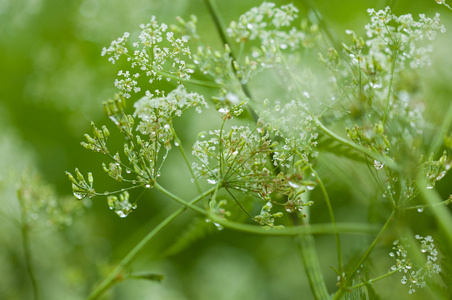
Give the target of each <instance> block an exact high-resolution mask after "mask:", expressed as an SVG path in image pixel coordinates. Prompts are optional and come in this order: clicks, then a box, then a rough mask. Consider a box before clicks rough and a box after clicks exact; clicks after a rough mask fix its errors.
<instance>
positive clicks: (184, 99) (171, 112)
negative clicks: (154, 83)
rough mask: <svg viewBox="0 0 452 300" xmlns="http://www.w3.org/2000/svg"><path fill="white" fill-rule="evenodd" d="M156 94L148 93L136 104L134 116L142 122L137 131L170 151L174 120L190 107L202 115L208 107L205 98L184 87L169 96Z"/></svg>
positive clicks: (179, 87)
mask: <svg viewBox="0 0 452 300" xmlns="http://www.w3.org/2000/svg"><path fill="white" fill-rule="evenodd" d="M155 93H156V95H153V94H151V93H150V92H149V91H146V96H144V97H143V98H141V99H140V100H138V101H137V102H135V104H134V107H135V113H134V116H135V117H138V118H139V119H140V120H141V121H140V123H139V124H138V126H137V130H138V131H140V132H141V134H143V135H147V136H149V138H150V139H151V140H155V141H157V142H162V143H163V144H164V145H165V147H166V148H167V149H170V148H171V141H172V140H173V133H172V131H171V127H172V119H173V118H174V117H176V116H178V117H179V116H181V115H182V113H183V112H184V111H186V110H187V109H189V108H190V107H195V109H196V111H197V112H198V113H201V111H202V110H201V109H202V107H208V105H207V102H206V101H205V100H204V97H203V96H201V95H199V94H198V93H195V92H191V93H189V92H187V91H186V89H185V88H184V87H183V86H182V85H180V86H178V87H177V88H176V89H174V90H172V91H171V92H170V93H168V94H167V95H165V94H164V93H163V92H160V91H158V90H157V91H155Z"/></svg>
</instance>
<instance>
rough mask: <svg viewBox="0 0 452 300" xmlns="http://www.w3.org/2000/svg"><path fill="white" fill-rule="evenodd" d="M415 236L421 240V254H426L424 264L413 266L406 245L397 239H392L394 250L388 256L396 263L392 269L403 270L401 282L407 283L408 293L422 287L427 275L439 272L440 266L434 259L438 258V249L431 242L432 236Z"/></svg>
mask: <svg viewBox="0 0 452 300" xmlns="http://www.w3.org/2000/svg"><path fill="white" fill-rule="evenodd" d="M415 238H416V239H417V240H418V241H420V242H421V247H420V250H421V252H422V253H423V254H426V260H427V261H426V263H425V265H424V266H422V267H419V268H417V270H416V268H415V266H414V264H413V263H412V262H411V261H410V260H409V258H408V251H407V247H406V246H404V245H402V244H400V242H399V240H396V241H394V243H393V245H394V246H393V248H392V249H393V250H395V252H391V253H389V256H391V257H392V258H394V259H395V260H396V264H395V265H393V266H392V267H391V270H393V271H396V270H397V271H399V272H403V273H404V275H403V277H402V280H401V282H402V284H407V283H409V285H410V289H409V291H408V292H409V293H410V294H412V293H414V292H415V291H416V289H415V288H423V287H425V286H426V285H427V284H426V282H425V280H426V278H427V277H432V276H433V275H434V274H439V272H441V268H440V266H439V265H438V264H436V261H437V259H438V251H437V250H436V248H435V245H434V244H433V238H432V237H431V236H426V237H422V236H420V235H416V236H415Z"/></svg>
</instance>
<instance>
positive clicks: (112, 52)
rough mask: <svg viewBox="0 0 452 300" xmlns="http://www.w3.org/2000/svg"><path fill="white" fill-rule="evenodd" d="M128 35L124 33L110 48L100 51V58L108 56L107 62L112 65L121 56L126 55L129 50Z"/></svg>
mask: <svg viewBox="0 0 452 300" xmlns="http://www.w3.org/2000/svg"><path fill="white" fill-rule="evenodd" d="M129 36H130V33H128V32H125V33H124V35H123V36H122V37H120V38H118V39H116V40H114V41H112V42H111V44H110V47H108V48H105V47H104V48H103V49H102V53H101V55H102V56H105V55H108V56H109V58H108V60H109V61H111V63H112V64H114V63H115V62H116V61H117V60H118V59H119V58H120V57H121V55H123V54H127V53H128V52H129V50H128V49H127V45H126V43H127V40H128V38H129Z"/></svg>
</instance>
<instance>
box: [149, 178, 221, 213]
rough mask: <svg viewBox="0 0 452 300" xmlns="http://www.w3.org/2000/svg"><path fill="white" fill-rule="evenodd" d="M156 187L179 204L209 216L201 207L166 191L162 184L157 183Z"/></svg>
mask: <svg viewBox="0 0 452 300" xmlns="http://www.w3.org/2000/svg"><path fill="white" fill-rule="evenodd" d="M154 187H155V188H156V189H157V190H159V191H160V192H161V193H162V194H164V195H166V196H168V197H170V198H171V199H173V200H175V201H176V202H179V203H180V204H182V205H183V206H185V207H187V208H191V209H192V210H194V211H196V212H199V213H201V214H203V215H207V211H206V210H205V209H203V208H201V207H198V206H196V205H193V204H192V203H191V202H186V201H185V200H183V199H181V198H179V197H178V196H176V195H174V194H173V193H171V192H170V191H168V190H167V189H165V188H164V187H163V186H161V185H160V184H158V183H157V182H156V183H155V184H154ZM214 189H215V188H212V189H210V190H209V191H210V193H209V194H211V193H213V192H214Z"/></svg>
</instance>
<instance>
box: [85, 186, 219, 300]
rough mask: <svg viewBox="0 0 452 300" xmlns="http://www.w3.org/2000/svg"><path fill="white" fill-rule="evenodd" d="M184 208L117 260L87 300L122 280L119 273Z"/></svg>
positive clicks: (182, 210) (196, 200)
mask: <svg viewBox="0 0 452 300" xmlns="http://www.w3.org/2000/svg"><path fill="white" fill-rule="evenodd" d="M213 191H214V189H213V188H212V189H210V190H208V191H206V192H205V193H203V194H202V195H200V196H198V197H196V198H195V199H193V200H192V201H190V202H189V204H190V205H193V204H195V203H196V202H198V201H199V200H201V199H202V198H204V197H206V196H208V195H210V194H211V193H213ZM185 210H186V207H185V206H184V207H181V208H179V209H178V210H176V211H175V212H174V213H172V214H171V215H169V216H168V217H167V218H166V219H165V220H163V221H162V222H160V223H159V224H158V225H157V226H156V227H155V228H154V229H153V230H152V231H150V232H149V233H148V234H147V235H146V236H145V237H144V238H143V239H142V240H141V241H140V242H139V243H138V244H137V245H136V246H135V247H134V248H133V249H132V250H130V252H129V253H128V254H127V255H126V256H125V257H124V258H123V259H122V260H121V261H120V262H119V264H118V265H117V266H116V267H115V268H114V269H113V271H112V272H111V273H110V274H109V275H108V276H107V277H106V278H105V279H104V280H103V281H102V283H101V284H100V285H99V286H98V287H97V288H96V289H95V290H94V291H93V292H92V293H91V294H90V295H89V297H88V298H87V299H88V300H92V299H97V298H99V297H100V296H101V295H102V294H103V293H104V292H105V291H107V290H108V289H109V288H110V287H111V286H112V285H114V284H115V283H117V282H119V281H121V280H122V278H123V277H122V276H121V273H122V272H124V270H125V269H126V268H127V267H128V266H129V264H130V263H131V262H132V260H133V259H135V257H137V255H138V254H139V252H140V251H141V250H142V249H143V248H144V246H146V245H147V244H148V243H149V242H150V241H151V240H152V239H153V238H154V237H155V236H156V235H157V234H158V233H160V232H161V231H162V230H163V229H164V228H165V227H166V226H168V225H169V224H170V223H171V222H172V221H174V219H176V218H177V217H178V216H179V215H180V214H182V213H183V212H184V211H185Z"/></svg>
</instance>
